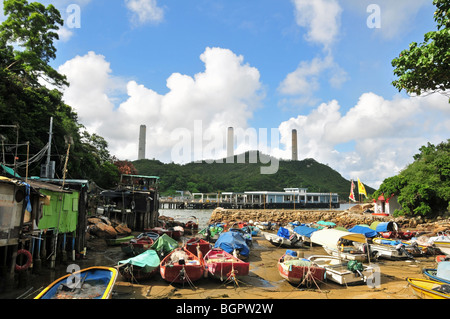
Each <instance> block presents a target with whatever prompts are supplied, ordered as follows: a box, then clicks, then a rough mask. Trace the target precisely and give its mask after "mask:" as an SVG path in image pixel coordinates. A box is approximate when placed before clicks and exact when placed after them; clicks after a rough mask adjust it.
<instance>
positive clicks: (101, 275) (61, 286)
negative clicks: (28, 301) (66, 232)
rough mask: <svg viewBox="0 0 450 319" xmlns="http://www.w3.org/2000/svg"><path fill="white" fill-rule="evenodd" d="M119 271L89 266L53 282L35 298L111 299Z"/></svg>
mask: <svg viewBox="0 0 450 319" xmlns="http://www.w3.org/2000/svg"><path fill="white" fill-rule="evenodd" d="M117 275H118V271H117V269H116V268H113V267H102V266H96V267H89V268H85V269H82V270H80V271H78V272H74V273H69V274H67V275H65V276H62V277H61V278H59V279H57V280H55V281H54V282H52V283H51V284H50V285H49V286H47V287H46V288H45V289H44V290H43V291H42V292H41V293H40V294H38V295H37V296H36V297H35V298H34V299H110V298H111V295H112V291H113V288H114V285H115V283H116V279H117Z"/></svg>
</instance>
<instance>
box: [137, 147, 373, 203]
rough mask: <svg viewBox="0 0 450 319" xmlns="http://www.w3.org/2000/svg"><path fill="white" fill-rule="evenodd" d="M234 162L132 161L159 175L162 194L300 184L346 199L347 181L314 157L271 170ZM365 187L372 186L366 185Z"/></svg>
mask: <svg viewBox="0 0 450 319" xmlns="http://www.w3.org/2000/svg"><path fill="white" fill-rule="evenodd" d="M245 155H246V159H247V161H246V162H245V163H237V160H236V158H237V157H236V156H235V160H234V163H225V160H223V163H216V162H214V163H211V164H209V163H206V162H202V163H188V164H184V165H180V164H174V163H170V164H164V163H162V162H160V161H158V160H147V159H144V160H138V161H134V162H133V165H134V166H135V168H136V169H137V171H138V173H139V174H141V175H156V176H159V177H160V178H161V184H160V189H161V192H162V193H163V194H165V195H175V194H176V191H181V190H189V191H190V192H191V193H193V192H202V193H206V192H219V191H220V192H223V191H232V192H244V191H283V189H284V188H291V187H304V188H308V191H310V192H323V193H329V192H331V193H338V194H339V197H340V199H341V200H344V201H346V200H347V198H348V195H349V191H350V181H348V180H346V179H345V178H343V177H342V176H341V175H340V174H339V173H338V172H337V171H335V170H333V169H332V168H330V167H329V166H327V165H324V164H321V163H319V162H317V161H315V160H314V159H311V158H309V159H304V160H301V161H288V160H280V161H279V169H278V171H277V173H275V174H269V175H264V174H261V172H260V168H261V166H268V165H269V164H261V163H249V161H248V156H249V153H246V154H245ZM365 187H366V191H367V192H368V193H372V192H373V191H374V190H373V189H372V188H370V187H368V186H365Z"/></svg>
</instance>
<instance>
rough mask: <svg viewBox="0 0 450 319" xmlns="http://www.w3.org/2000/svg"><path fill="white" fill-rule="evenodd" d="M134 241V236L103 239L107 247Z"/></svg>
mask: <svg viewBox="0 0 450 319" xmlns="http://www.w3.org/2000/svg"><path fill="white" fill-rule="evenodd" d="M132 239H134V236H125V237H117V238H110V239H105V241H106V244H107V245H108V246H120V245H121V244H122V243H128V242H129V241H130V240H132Z"/></svg>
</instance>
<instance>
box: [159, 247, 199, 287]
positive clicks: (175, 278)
mask: <svg viewBox="0 0 450 319" xmlns="http://www.w3.org/2000/svg"><path fill="white" fill-rule="evenodd" d="M180 251H184V252H185V253H186V254H187V259H184V261H183V262H180V261H174V259H173V258H172V256H175V254H176V252H180ZM159 269H160V273H161V277H162V278H163V279H164V280H165V281H168V282H169V283H178V284H184V283H190V282H193V281H197V280H199V279H200V278H202V277H203V274H204V271H205V267H204V264H203V261H202V260H200V259H199V258H198V257H197V256H195V255H194V254H192V253H191V252H190V251H188V250H185V249H182V248H176V249H175V250H173V251H172V252H171V253H170V254H169V255H167V256H166V257H165V258H164V259H163V260H162V261H161V264H160V266H159Z"/></svg>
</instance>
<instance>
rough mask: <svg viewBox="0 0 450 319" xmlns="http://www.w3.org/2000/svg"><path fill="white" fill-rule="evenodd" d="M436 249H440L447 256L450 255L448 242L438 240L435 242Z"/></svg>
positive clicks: (449, 243)
mask: <svg viewBox="0 0 450 319" xmlns="http://www.w3.org/2000/svg"><path fill="white" fill-rule="evenodd" d="M434 245H435V247H437V248H439V250H440V251H441V252H442V253H444V254H446V255H450V241H448V240H436V241H434Z"/></svg>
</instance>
